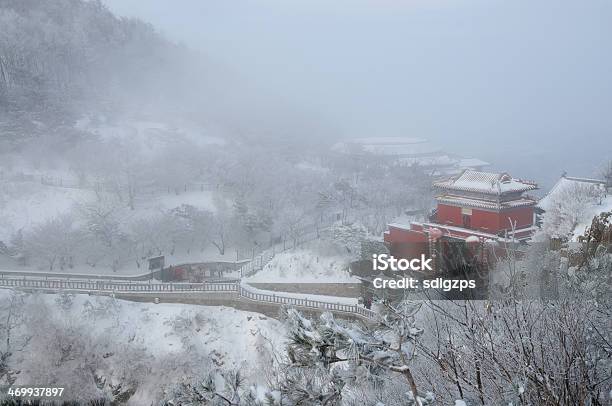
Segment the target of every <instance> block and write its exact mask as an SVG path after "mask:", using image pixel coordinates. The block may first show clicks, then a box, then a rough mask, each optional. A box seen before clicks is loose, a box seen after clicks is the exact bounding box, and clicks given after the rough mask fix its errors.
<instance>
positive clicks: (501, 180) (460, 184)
mask: <svg viewBox="0 0 612 406" xmlns="http://www.w3.org/2000/svg"><path fill="white" fill-rule="evenodd" d="M434 186H435V187H437V188H440V189H445V190H461V191H466V192H476V193H485V194H492V195H498V196H499V195H502V194H504V193H512V192H525V191H528V190H534V189H537V188H538V186H537V185H536V184H535V183H534V182H529V181H524V180H520V179H514V178H512V177H511V176H510V175H508V174H507V173H493V172H479V171H473V170H465V171H463V172H462V173H461V174H460V175H459V176H458V177H455V178H451V179H448V180H444V181H439V182H435V183H434Z"/></svg>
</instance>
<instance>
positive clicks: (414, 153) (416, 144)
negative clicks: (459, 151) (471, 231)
mask: <svg viewBox="0 0 612 406" xmlns="http://www.w3.org/2000/svg"><path fill="white" fill-rule="evenodd" d="M332 150H334V151H335V152H339V153H341V154H344V155H348V156H351V157H353V158H355V159H368V160H369V161H371V160H372V159H374V158H376V157H378V158H380V159H381V160H384V162H387V163H395V164H397V165H400V166H418V167H420V168H422V169H423V170H424V171H426V172H427V173H430V174H432V175H433V176H450V175H456V174H457V173H460V172H461V171H462V170H465V169H472V170H482V169H484V168H485V167H487V166H489V163H488V162H485V161H482V160H480V159H477V158H464V157H460V156H457V155H454V154H451V153H448V152H445V151H443V150H442V149H441V148H440V147H438V146H436V145H435V144H433V143H432V142H430V141H428V140H426V139H423V138H412V137H370V138H354V139H349V140H346V141H344V142H340V143H337V144H335V145H334V146H333V147H332Z"/></svg>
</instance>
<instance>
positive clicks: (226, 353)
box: [0, 288, 284, 367]
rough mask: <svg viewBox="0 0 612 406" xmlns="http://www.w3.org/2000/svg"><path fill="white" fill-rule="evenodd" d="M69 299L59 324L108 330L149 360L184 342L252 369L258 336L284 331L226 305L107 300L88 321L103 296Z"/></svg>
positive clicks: (275, 337) (274, 336) (51, 300)
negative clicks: (66, 322) (111, 304)
mask: <svg viewBox="0 0 612 406" xmlns="http://www.w3.org/2000/svg"><path fill="white" fill-rule="evenodd" d="M10 292H11V290H9V289H1V288H0V300H4V299H6V298H7V296H8V295H9V294H10ZM59 296H60V295H57V294H44V295H38V296H37V297H36V299H37V300H41V301H42V302H43V303H45V304H46V305H48V306H50V307H52V308H53V307H58V304H57V301H58V298H59ZM32 297H34V296H32ZM72 300H73V302H72V305H71V306H70V308H69V309H67V310H66V309H65V308H64V309H63V311H62V312H59V311H58V312H57V313H56V314H58V315H60V314H61V316H62V317H63V318H64V319H65V320H70V319H72V318H74V319H75V320H81V321H84V322H85V323H87V327H88V332H89V333H90V334H93V335H103V334H106V332H107V331H108V330H113V331H114V337H113V340H116V341H117V342H122V341H124V342H127V341H128V340H129V341H130V342H132V343H135V344H137V345H141V346H142V347H144V348H146V349H147V351H149V352H150V354H151V355H153V356H162V355H168V354H171V353H176V352H179V351H182V350H183V349H184V342H185V340H188V341H189V346H190V348H192V349H191V351H197V352H199V353H205V354H209V353H211V354H212V353H215V354H216V355H215V356H216V357H217V361H218V362H220V363H223V364H224V365H227V366H230V367H240V366H242V365H244V364H246V365H253V364H254V363H255V362H256V361H257V354H256V352H255V351H253V349H254V348H255V345H256V341H257V339H258V335H259V334H261V335H263V336H264V337H266V338H267V339H269V340H271V341H272V342H274V343H279V344H280V343H282V342H283V341H284V329H283V326H282V324H281V323H280V322H279V321H278V320H275V319H270V318H268V317H266V316H264V315H261V314H259V313H252V312H245V311H241V310H236V309H233V308H231V307H224V306H199V305H187V304H171V303H160V304H152V303H138V302H130V301H126V300H118V299H113V300H114V301H115V302H116V304H117V306H116V308H115V309H114V310H107V311H99V312H96V315H95V317H93V316H92V320H90V319H89V317H85V316H86V313H88V311H89V310H88V308H89V307H90V306H91V305H93V307H95V308H100V309H101V308H102V307H105V306H106V303H107V302H108V301H109V300H111V299H110V298H109V297H106V296H88V295H74V296H73V299H72ZM58 310H59V309H58ZM94 319H95V320H94ZM89 321H91V322H89ZM181 323H182V324H181ZM179 324H181V326H179ZM117 327H118V328H117Z"/></svg>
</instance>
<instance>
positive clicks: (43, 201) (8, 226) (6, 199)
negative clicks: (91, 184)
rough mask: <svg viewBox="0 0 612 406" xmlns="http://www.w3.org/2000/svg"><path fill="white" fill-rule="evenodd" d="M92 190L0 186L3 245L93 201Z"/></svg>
mask: <svg viewBox="0 0 612 406" xmlns="http://www.w3.org/2000/svg"><path fill="white" fill-rule="evenodd" d="M93 195H94V193H93V192H92V191H90V190H83V189H74V188H66V187H58V186H48V185H42V184H41V183H40V182H0V241H9V240H10V238H11V236H12V235H13V234H14V233H15V232H17V231H18V230H20V229H22V228H24V229H27V228H30V227H32V226H34V225H36V224H39V223H42V222H44V221H45V220H47V219H49V218H51V217H55V216H58V215H61V214H63V213H66V212H68V211H70V210H72V209H73V207H74V206H75V204H79V203H84V202H87V201H88V200H89V199H92V198H93Z"/></svg>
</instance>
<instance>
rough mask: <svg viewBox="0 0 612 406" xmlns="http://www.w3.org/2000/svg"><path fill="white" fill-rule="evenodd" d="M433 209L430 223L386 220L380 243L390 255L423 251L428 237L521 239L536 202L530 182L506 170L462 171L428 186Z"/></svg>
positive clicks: (530, 228)
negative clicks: (431, 189)
mask: <svg viewBox="0 0 612 406" xmlns="http://www.w3.org/2000/svg"><path fill="white" fill-rule="evenodd" d="M433 186H434V188H435V190H436V192H437V193H436V200H437V208H436V209H435V210H434V212H433V214H432V216H431V217H430V222H411V223H410V224H397V223H394V224H389V225H388V227H389V230H388V231H386V232H385V234H384V241H385V243H386V245H387V246H388V247H389V251H390V253H391V254H392V255H393V256H395V257H398V258H400V257H404V258H409V257H414V256H416V255H420V254H421V253H428V252H430V249H431V245H432V244H431V243H432V241H438V240H441V241H461V240H463V241H466V242H470V241H474V242H481V243H482V242H485V241H497V242H500V241H510V240H514V241H517V240H518V241H525V240H528V239H529V238H530V237H531V236H532V234H533V232H534V231H535V226H534V223H535V221H534V219H535V213H534V207H535V205H536V204H537V200H536V199H534V198H532V197H529V196H527V195H525V192H528V191H531V190H534V189H537V185H536V184H535V183H533V182H530V181H525V180H520V179H514V178H512V177H511V176H510V175H508V174H507V173H490V172H478V171H472V170H466V171H463V172H462V173H461V174H460V175H458V176H456V177H454V178H451V179H448V180H444V181H438V182H435V183H434V184H433Z"/></svg>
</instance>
